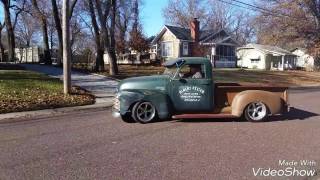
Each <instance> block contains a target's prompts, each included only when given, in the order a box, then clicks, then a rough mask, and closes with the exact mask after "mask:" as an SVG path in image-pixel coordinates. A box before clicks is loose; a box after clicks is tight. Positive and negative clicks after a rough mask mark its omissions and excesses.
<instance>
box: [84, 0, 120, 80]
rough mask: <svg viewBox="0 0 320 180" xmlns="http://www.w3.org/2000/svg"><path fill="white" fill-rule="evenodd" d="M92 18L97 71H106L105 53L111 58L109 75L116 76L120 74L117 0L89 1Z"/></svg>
mask: <svg viewBox="0 0 320 180" xmlns="http://www.w3.org/2000/svg"><path fill="white" fill-rule="evenodd" d="M87 3H88V6H89V13H90V17H91V22H92V27H93V31H94V37H95V42H96V48H97V57H96V67H95V70H96V71H102V70H104V60H103V55H104V52H105V51H106V52H107V55H108V56H109V59H110V61H109V64H110V66H109V68H110V69H109V73H110V75H115V74H117V73H118V66H117V63H116V60H117V58H116V53H115V37H114V36H115V32H114V30H115V24H116V0H110V1H106V2H105V1H104V2H103V1H101V0H95V1H91V0H88V1H87ZM108 17H110V26H108Z"/></svg>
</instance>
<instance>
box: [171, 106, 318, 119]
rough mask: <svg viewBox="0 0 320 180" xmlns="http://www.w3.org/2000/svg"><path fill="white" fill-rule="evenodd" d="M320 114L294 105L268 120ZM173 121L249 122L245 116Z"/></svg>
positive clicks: (301, 117)
mask: <svg viewBox="0 0 320 180" xmlns="http://www.w3.org/2000/svg"><path fill="white" fill-rule="evenodd" d="M315 116H319V114H316V113H313V112H309V111H305V110H302V109H298V108H294V107H292V108H291V109H290V112H289V113H286V114H283V115H277V116H270V117H268V119H267V121H266V122H271V121H290V120H307V119H308V118H311V117H315ZM173 122H187V123H203V122H247V121H246V120H245V119H244V118H229V119H221V118H220V119H179V120H173Z"/></svg>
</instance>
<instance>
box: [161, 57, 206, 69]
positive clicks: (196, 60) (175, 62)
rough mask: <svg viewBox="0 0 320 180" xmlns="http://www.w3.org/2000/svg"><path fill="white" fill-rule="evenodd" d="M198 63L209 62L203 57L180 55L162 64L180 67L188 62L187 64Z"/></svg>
mask: <svg viewBox="0 0 320 180" xmlns="http://www.w3.org/2000/svg"><path fill="white" fill-rule="evenodd" d="M199 62H200V63H204V64H206V63H210V61H209V60H208V59H207V58H204V57H181V58H177V59H173V60H169V61H166V62H165V63H164V64H163V65H164V66H165V67H172V66H176V67H180V66H181V65H183V64H185V63H188V64H199Z"/></svg>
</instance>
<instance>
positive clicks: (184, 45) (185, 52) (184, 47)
mask: <svg viewBox="0 0 320 180" xmlns="http://www.w3.org/2000/svg"><path fill="white" fill-rule="evenodd" d="M182 54H183V55H184V56H187V55H188V54H189V49H188V43H187V42H184V43H182Z"/></svg>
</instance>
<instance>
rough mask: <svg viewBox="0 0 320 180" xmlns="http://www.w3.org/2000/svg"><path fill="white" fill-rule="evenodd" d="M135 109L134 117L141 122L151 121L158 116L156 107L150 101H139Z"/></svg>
mask: <svg viewBox="0 0 320 180" xmlns="http://www.w3.org/2000/svg"><path fill="white" fill-rule="evenodd" d="M133 109H134V112H133V113H134V117H133V118H134V119H135V120H136V121H138V122H141V123H148V122H151V121H152V120H153V119H154V118H155V116H156V108H155V107H154V106H153V104H151V103H150V102H139V103H137V104H136V105H135V107H134V108H133Z"/></svg>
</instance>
